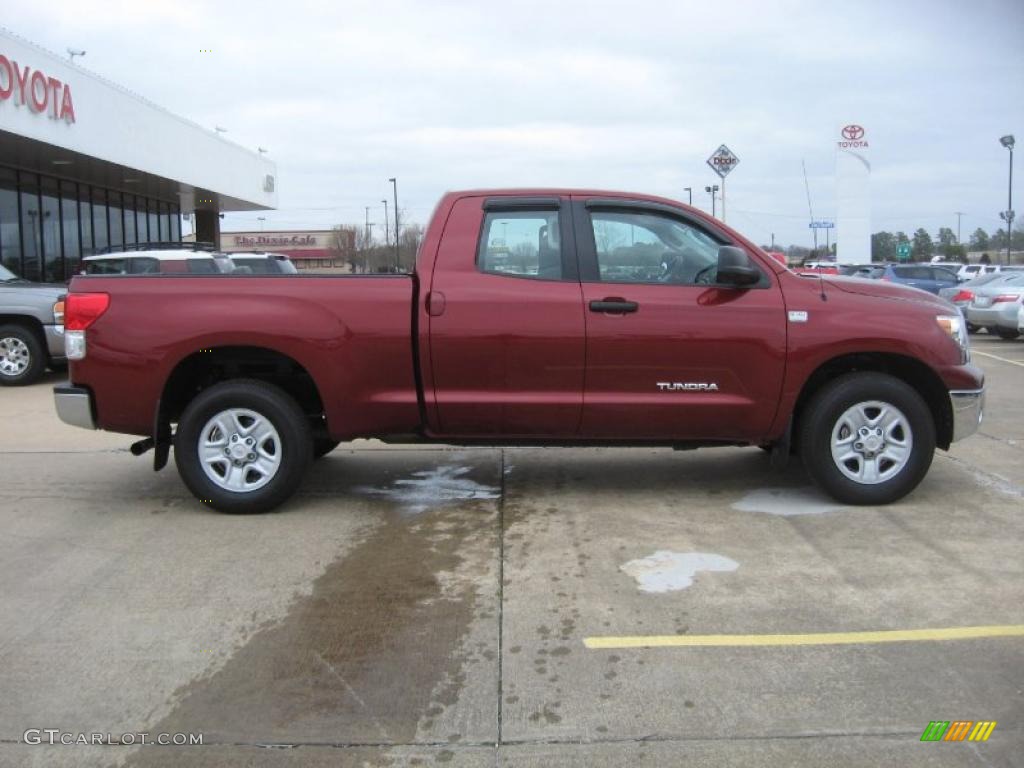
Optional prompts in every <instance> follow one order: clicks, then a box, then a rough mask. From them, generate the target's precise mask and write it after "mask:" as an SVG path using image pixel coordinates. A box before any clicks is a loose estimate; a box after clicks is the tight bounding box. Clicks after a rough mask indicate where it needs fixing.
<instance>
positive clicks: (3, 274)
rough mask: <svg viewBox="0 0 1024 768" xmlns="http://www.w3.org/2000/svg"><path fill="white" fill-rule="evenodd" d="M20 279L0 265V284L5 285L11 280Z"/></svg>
mask: <svg viewBox="0 0 1024 768" xmlns="http://www.w3.org/2000/svg"><path fill="white" fill-rule="evenodd" d="M20 279H21V278H20V277H18V276H17V275H16V274H14V273H13V272H11V270H9V269H8V268H7V267H4V266H2V265H0V282H3V283H6V282H9V281H11V280H20Z"/></svg>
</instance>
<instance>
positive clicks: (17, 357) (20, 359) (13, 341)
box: [0, 323, 46, 387]
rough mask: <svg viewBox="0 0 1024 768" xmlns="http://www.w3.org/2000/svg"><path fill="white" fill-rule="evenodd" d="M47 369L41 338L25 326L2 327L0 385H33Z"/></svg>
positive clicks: (0, 338)
mask: <svg viewBox="0 0 1024 768" xmlns="http://www.w3.org/2000/svg"><path fill="white" fill-rule="evenodd" d="M45 369H46V353H45V352H44V351H43V344H42V342H41V341H40V340H39V337H38V336H36V334H35V333H34V332H33V331H32V330H30V329H29V328H26V327H25V326H24V325H17V324H14V323H12V324H10V325H0V385H4V386H8V387H20V386H23V385H25V384H31V383H33V382H34V381H35V380H36V379H38V378H39V377H40V376H41V375H42V374H43V371H44V370H45Z"/></svg>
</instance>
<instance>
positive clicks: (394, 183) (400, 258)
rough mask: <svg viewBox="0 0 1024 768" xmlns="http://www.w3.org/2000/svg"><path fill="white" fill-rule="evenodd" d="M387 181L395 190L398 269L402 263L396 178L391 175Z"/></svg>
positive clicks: (396, 263)
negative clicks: (399, 243)
mask: <svg viewBox="0 0 1024 768" xmlns="http://www.w3.org/2000/svg"><path fill="white" fill-rule="evenodd" d="M388 181H390V182H391V186H392V188H393V189H394V192H395V269H398V268H399V267H400V266H401V265H402V254H401V252H400V251H399V245H398V241H399V240H400V239H401V235H400V233H401V231H402V230H400V229H399V228H398V180H397V179H396V178H395V177H394V176H392V177H391V178H390V179H388Z"/></svg>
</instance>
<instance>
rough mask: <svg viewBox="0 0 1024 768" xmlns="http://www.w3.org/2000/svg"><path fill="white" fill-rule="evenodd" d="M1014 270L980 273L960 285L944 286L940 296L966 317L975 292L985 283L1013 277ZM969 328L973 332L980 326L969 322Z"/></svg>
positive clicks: (989, 283) (988, 283)
mask: <svg viewBox="0 0 1024 768" xmlns="http://www.w3.org/2000/svg"><path fill="white" fill-rule="evenodd" d="M1013 275H1014V273H1012V272H989V273H986V274H984V275H979V276H978V277H976V278H974V279H973V280H968V281H967V282H966V283H960V285H953V286H950V287H949V288H943V289H941V290H940V291H939V298H942V299H945V300H946V301H948V302H951V303H952V304H954V305H956V308H957V309H959V310H960V313H961V314H962V315H963V316H964V317H966V316H967V307H968V306H970V304H971V300H972V299H973V298H974V293H975V291H977V290H978V289H979V288H981V286H983V285H992V284H994V283H996V282H1000V281H1003V280H1006V279H1008V278H1011V277H1013ZM967 330H968V331H970V332H971V333H977V331H978V330H979V329H978V326H976V325H972V324H971V323H968V324H967Z"/></svg>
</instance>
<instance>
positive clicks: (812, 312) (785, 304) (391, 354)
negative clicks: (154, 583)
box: [55, 189, 984, 512]
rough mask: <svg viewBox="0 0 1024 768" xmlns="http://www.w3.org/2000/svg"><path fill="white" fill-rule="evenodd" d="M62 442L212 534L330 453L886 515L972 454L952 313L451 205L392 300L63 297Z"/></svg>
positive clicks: (638, 207)
mask: <svg viewBox="0 0 1024 768" xmlns="http://www.w3.org/2000/svg"><path fill="white" fill-rule="evenodd" d="M65 329H66V330H65V343H66V346H67V357H68V358H69V360H70V361H71V363H70V381H69V382H68V383H66V384H62V385H59V386H57V387H56V388H55V398H56V408H57V412H58V414H59V415H60V417H61V418H62V419H63V420H64V421H66V422H67V423H69V424H74V425H76V426H80V427H86V428H90V429H95V428H99V429H105V430H112V431H115V432H122V433H126V434H130V435H138V436H141V437H142V438H143V439H142V440H140V441H138V442H137V443H136V444H135V445H134V446H133V452H135V453H142V452H144V451H146V450H148V449H151V448H152V449H155V450H154V467H155V468H156V469H160V468H162V467H163V466H164V465H165V464H166V462H167V460H168V456H169V454H170V449H171V448H172V447H173V449H174V458H175V462H176V464H177V467H178V471H179V473H180V474H181V477H182V479H183V480H184V482H185V484H186V485H187V486H188V488H189V489H190V490H191V491H192V493H193V494H194V495H195V496H196V497H197V498H198V499H201V500H203V501H204V502H205V503H208V504H210V505H212V506H213V507H215V508H217V509H219V510H223V511H225V512H262V511H266V510H269V509H272V508H274V507H276V506H278V505H279V504H281V503H282V502H284V501H285V500H286V499H288V498H289V497H290V496H291V495H292V494H293V493H294V492H295V490H296V489H297V488H298V487H299V484H300V483H301V482H302V478H303V475H304V473H305V472H306V470H307V468H308V466H309V465H310V462H312V461H313V460H314V459H316V458H318V457H319V456H322V455H323V454H324V453H326V452H328V451H330V450H331V449H333V447H334V446H336V445H337V444H338V443H339V442H340V441H345V440H352V439H354V438H361V437H376V438H380V439H382V440H385V441H391V442H413V441H419V442H441V443H449V444H462V445H505V444H514V445H561V446H570V445H572V446H580V445H584V446H585V445H615V446H652V445H663V446H673V447H679V448H692V447H698V446H721V445H750V446H759V447H762V448H768V449H770V450H771V451H772V453H773V458H775V459H777V460H778V461H780V462H781V461H784V460H785V459H786V458H787V457H788V456H789V455H790V454H791V453H796V454H798V455H799V456H800V457H801V458H802V460H803V463H804V465H805V466H806V469H807V472H808V473H809V474H810V476H811V478H813V480H814V481H815V482H817V483H818V484H819V485H820V486H821V487H822V488H824V489H825V490H826V491H827V492H828V493H830V494H831V495H832V496H834V497H835V498H836V499H838V500H840V501H843V502H846V503H851V504H885V503H888V502H892V501H895V500H897V499H899V498H901V497H903V496H904V495H906V494H907V493H909V492H910V491H912V490H913V489H914V488H915V487H916V486H917V485H918V483H920V482H921V480H922V479H923V478H924V476H925V474H926V473H927V471H928V468H929V466H930V464H931V461H932V456H933V453H934V451H935V448H936V447H939V448H942V449H947V448H948V447H949V446H950V444H951V443H952V442H953V441H954V440H959V439H960V438H962V437H965V436H967V435H969V434H971V433H972V432H974V431H975V430H976V428H977V426H978V424H979V422H980V421H981V417H982V409H983V405H984V379H983V376H982V374H981V372H980V371H979V370H978V369H977V368H976V367H974V366H973V365H972V364H971V360H970V350H969V346H968V337H967V333H966V331H965V328H964V322H963V319H962V318H961V316H960V313H959V312H957V310H956V309H955V308H954V307H953V306H952V305H950V304H949V303H947V302H945V301H943V300H941V299H939V298H937V297H935V296H932V295H929V294H927V293H924V292H923V291H918V290H915V289H912V288H906V287H903V286H899V285H893V284H888V283H882V282H876V281H864V280H857V279H853V278H844V277H839V276H835V275H816V276H813V277H806V276H800V275H797V274H795V273H793V272H791V271H789V270H788V269H787V268H786V267H785V266H784V265H782V264H780V263H779V262H778V261H776V260H775V259H773V258H771V257H770V256H768V255H767V254H766V253H765V252H764V251H762V250H761V249H760V248H758V247H757V246H755V245H754V244H753V243H752V242H750V241H749V240H747V239H746V238H744V237H743V236H742V235H740V234H739V233H737V232H735V231H733V230H732V229H730V228H729V227H727V226H725V225H724V224H723V223H722V222H721V221H718V220H717V219H714V218H712V217H709V216H707V215H706V214H704V213H702V212H700V211H698V210H696V209H694V208H691V207H689V206H686V205H683V204H681V203H678V202H674V201H672V200H667V199H664V198H659V197H653V196H649V195H638V194H624V193H618V192H602V191H588V190H569V189H531V190H483V191H467V192H452V193H449V194H447V195H445V196H444V198H443V199H442V200H441V201H440V203H439V204H438V206H437V208H436V210H435V212H434V214H433V217H432V219H431V222H430V224H429V226H428V228H427V231H426V234H425V237H424V240H423V243H422V245H421V247H420V249H419V253H418V254H417V261H416V267H415V270H414V272H413V273H412V274H407V275H375V276H370V275H347V274H346V275H336V276H319V275H308V274H295V275H272V274H268V275H257V274H253V275H238V274H232V275H186V274H182V275H162V274H152V275H138V276H135V275H124V276H100V275H96V276H92V275H83V276H77V277H75V278H74V279H73V280H72V282H71V285H70V290H69V295H68V298H67V303H66V316H65Z"/></svg>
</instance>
